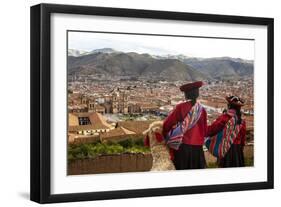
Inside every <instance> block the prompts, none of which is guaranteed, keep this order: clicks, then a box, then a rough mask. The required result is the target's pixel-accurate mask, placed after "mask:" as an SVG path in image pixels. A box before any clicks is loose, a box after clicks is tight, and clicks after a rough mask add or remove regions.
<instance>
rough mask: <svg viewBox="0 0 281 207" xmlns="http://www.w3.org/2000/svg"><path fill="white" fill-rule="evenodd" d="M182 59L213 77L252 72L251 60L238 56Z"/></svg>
mask: <svg viewBox="0 0 281 207" xmlns="http://www.w3.org/2000/svg"><path fill="white" fill-rule="evenodd" d="M183 61H184V62H185V63H186V64H187V65H190V66H191V67H193V68H195V69H196V70H198V71H200V72H202V73H204V74H206V75H210V76H211V77H212V78H214V79H230V78H231V79H233V78H241V77H251V76H253V73H254V65H253V62H252V61H247V60H243V59H239V58H229V57H222V58H187V59H184V60H183Z"/></svg>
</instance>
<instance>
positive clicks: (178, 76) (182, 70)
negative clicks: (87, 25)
mask: <svg viewBox="0 0 281 207" xmlns="http://www.w3.org/2000/svg"><path fill="white" fill-rule="evenodd" d="M68 73H69V74H73V73H76V74H77V73H80V74H83V75H93V74H103V75H108V76H130V77H141V78H145V79H148V80H153V79H163V80H167V81H176V80H186V81H194V80H206V79H208V76H207V75H205V74H203V73H201V72H200V71H197V70H194V69H193V68H192V67H190V66H188V65H187V64H185V63H183V62H181V61H179V60H176V59H155V58H153V57H151V56H150V55H148V54H137V53H102V52H98V53H92V54H88V55H83V56H78V57H74V56H69V57H68Z"/></svg>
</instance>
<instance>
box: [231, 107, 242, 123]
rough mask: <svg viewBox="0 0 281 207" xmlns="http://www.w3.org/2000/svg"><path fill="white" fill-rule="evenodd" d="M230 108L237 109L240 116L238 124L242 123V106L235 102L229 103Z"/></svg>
mask: <svg viewBox="0 0 281 207" xmlns="http://www.w3.org/2000/svg"><path fill="white" fill-rule="evenodd" d="M228 109H234V110H235V111H236V115H237V117H238V120H237V124H241V123H242V118H241V116H242V114H241V107H239V106H236V105H234V104H228Z"/></svg>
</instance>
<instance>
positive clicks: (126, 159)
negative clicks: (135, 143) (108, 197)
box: [67, 153, 152, 175]
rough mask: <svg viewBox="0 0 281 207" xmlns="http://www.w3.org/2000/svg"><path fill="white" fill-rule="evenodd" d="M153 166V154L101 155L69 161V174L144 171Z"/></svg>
mask: <svg viewBox="0 0 281 207" xmlns="http://www.w3.org/2000/svg"><path fill="white" fill-rule="evenodd" d="M151 167H152V156H151V154H142V153H136V154H130V153H125V154H117V155H101V156H98V157H96V158H93V159H81V160H73V161H70V162H69V163H68V172H67V174H68V175H80V174H97V173H121V172H143V171H149V170H150V169H151Z"/></svg>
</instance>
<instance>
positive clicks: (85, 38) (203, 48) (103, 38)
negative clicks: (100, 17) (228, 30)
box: [68, 31, 255, 60]
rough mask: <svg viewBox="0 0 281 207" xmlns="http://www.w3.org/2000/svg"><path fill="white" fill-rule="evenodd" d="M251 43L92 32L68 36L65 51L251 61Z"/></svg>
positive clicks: (71, 33)
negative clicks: (228, 58) (66, 49)
mask: <svg viewBox="0 0 281 207" xmlns="http://www.w3.org/2000/svg"><path fill="white" fill-rule="evenodd" d="M254 44H255V42H254V40H237V39H218V38H198V37H170V36H169V37H167V36H151V35H132V34H108V33H94V32H72V31H71V32H68V48H69V49H77V50H83V51H92V50H95V49H102V48H112V49H114V50H117V51H121V52H136V53H149V54H150V55H160V56H163V55H168V54H170V55H179V54H182V55H186V56H189V57H201V58H211V57H232V58H242V59H247V60H254Z"/></svg>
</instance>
